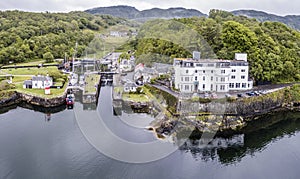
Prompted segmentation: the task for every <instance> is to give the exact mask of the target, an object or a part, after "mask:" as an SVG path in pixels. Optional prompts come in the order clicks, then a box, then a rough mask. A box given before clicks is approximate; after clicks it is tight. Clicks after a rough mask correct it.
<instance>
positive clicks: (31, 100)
mask: <svg viewBox="0 0 300 179" xmlns="http://www.w3.org/2000/svg"><path fill="white" fill-rule="evenodd" d="M65 99H66V93H64V94H63V95H61V96H59V97H55V98H49V99H47V98H42V97H38V96H33V95H29V94H24V93H19V92H13V93H12V94H11V95H10V97H8V98H5V99H2V100H0V107H1V108H3V107H8V106H12V105H17V104H20V103H21V102H24V103H28V104H31V105H35V106H39V107H45V108H51V107H57V106H61V105H63V104H65Z"/></svg>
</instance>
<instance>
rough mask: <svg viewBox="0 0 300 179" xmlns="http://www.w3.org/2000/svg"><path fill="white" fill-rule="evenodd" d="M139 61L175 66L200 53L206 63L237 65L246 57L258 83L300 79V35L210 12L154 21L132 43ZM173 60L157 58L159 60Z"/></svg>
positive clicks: (274, 25) (281, 26)
mask: <svg viewBox="0 0 300 179" xmlns="http://www.w3.org/2000/svg"><path fill="white" fill-rule="evenodd" d="M131 44H133V48H135V50H136V55H137V56H138V62H144V63H146V64H147V63H148V64H149V62H167V63H172V61H173V57H191V53H192V51H193V50H199V51H200V52H201V56H202V58H218V59H227V60H233V59H234V54H235V53H247V54H248V60H249V63H250V73H251V76H252V77H253V78H254V79H255V80H256V81H270V82H274V83H276V82H292V81H299V80H300V32H299V31H297V30H294V29H292V28H289V27H288V26H286V25H284V24H282V23H279V22H259V21H257V20H256V19H253V18H247V17H244V16H234V15H233V14H232V13H229V12H226V11H222V10H211V11H210V13H209V17H208V18H205V17H201V18H199V17H193V18H181V19H172V20H155V21H150V22H147V23H145V24H144V26H143V27H141V30H140V33H139V36H138V38H137V39H136V40H135V42H131ZM162 55H163V56H164V55H166V56H169V57H171V58H168V59H167V58H159V57H158V56H162Z"/></svg>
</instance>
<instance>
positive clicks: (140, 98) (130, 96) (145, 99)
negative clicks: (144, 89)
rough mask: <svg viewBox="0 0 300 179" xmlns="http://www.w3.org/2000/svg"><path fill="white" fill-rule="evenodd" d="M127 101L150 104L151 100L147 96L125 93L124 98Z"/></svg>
mask: <svg viewBox="0 0 300 179" xmlns="http://www.w3.org/2000/svg"><path fill="white" fill-rule="evenodd" d="M122 98H123V100H125V101H134V102H150V99H149V98H148V96H147V95H145V94H129V93H123V96H122Z"/></svg>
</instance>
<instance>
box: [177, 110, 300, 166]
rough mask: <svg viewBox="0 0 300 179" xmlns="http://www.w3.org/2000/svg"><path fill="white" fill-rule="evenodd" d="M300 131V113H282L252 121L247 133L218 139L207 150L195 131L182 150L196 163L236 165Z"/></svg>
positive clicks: (246, 128)
mask: <svg viewBox="0 0 300 179" xmlns="http://www.w3.org/2000/svg"><path fill="white" fill-rule="evenodd" d="M299 130H300V112H280V113H275V114H272V115H267V116H264V117H263V118H261V119H259V120H256V121H252V122H250V123H249V124H248V125H247V126H246V127H245V128H244V129H243V134H239V135H235V136H232V137H228V138H215V139H214V140H213V141H211V142H210V143H209V144H208V145H207V146H204V147H201V142H202V140H203V139H200V137H199V136H201V134H199V131H197V130H194V131H193V133H192V134H193V135H192V136H191V137H190V138H189V139H188V140H187V141H186V142H185V143H184V145H182V146H181V147H180V150H181V151H185V152H190V153H191V154H192V156H193V157H194V159H195V160H203V161H210V160H218V161H219V162H221V163H222V164H225V165H226V164H232V163H237V162H239V161H241V159H242V158H243V157H245V156H247V155H253V154H255V153H257V152H261V151H263V150H264V149H265V148H266V146H267V145H268V144H270V143H273V142H274V141H276V140H278V139H280V138H283V137H285V136H292V135H294V134H295V133H297V132H298V131H299ZM178 137H179V138H180V136H178Z"/></svg>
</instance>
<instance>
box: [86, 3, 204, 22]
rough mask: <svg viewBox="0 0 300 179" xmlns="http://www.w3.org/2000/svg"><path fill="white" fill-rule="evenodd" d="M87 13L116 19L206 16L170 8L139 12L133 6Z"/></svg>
mask: <svg viewBox="0 0 300 179" xmlns="http://www.w3.org/2000/svg"><path fill="white" fill-rule="evenodd" d="M85 12H87V13H91V14H108V15H112V16H115V17H122V18H126V19H153V18H167V19H171V18H185V17H194V16H197V17H202V16H206V15H205V14H203V13H201V12H200V11H198V10H195V9H185V8H169V9H159V8H153V9H148V10H143V11H139V10H137V9H136V8H134V7H131V6H111V7H97V8H93V9H88V10H86V11H85Z"/></svg>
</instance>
